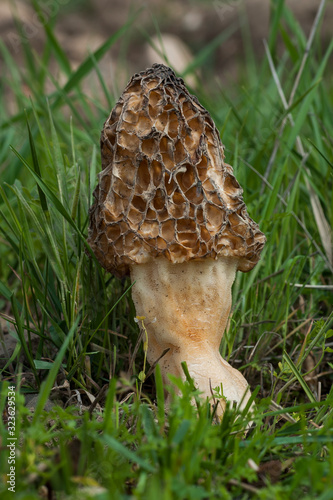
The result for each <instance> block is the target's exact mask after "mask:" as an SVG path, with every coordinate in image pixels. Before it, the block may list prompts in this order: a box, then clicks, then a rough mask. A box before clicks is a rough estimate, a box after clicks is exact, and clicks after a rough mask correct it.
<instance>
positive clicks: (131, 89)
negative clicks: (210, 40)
mask: <svg viewBox="0 0 333 500" xmlns="http://www.w3.org/2000/svg"><path fill="white" fill-rule="evenodd" d="M101 152H102V172H101V173H100V175H99V185H98V186H97V188H96V190H95V192H94V197H95V201H94V204H93V206H92V207H91V209H90V229H89V243H90V245H91V247H92V248H93V250H94V252H95V254H96V256H97V257H98V259H99V261H100V262H101V264H102V265H103V266H104V267H105V268H106V269H107V270H108V271H110V272H111V273H113V274H116V275H117V276H124V275H126V274H129V269H130V266H131V265H132V264H143V263H147V262H149V261H151V259H153V258H156V257H161V256H164V257H165V258H167V259H168V260H169V261H170V262H172V263H182V262H187V261H189V260H203V259H204V258H206V257H210V258H213V259H216V258H217V257H219V256H227V257H231V256H232V257H237V258H238V259H239V260H238V270H240V271H249V270H250V269H252V268H253V267H254V266H255V264H256V263H257V261H258V260H259V257H260V252H261V249H262V247H263V246H264V243H265V237H264V235H263V234H262V233H261V232H260V230H259V227H258V225H257V224H256V223H255V222H254V221H253V220H252V219H251V218H250V217H249V216H248V214H247V210H246V207H245V204H244V201H243V198H242V189H241V187H240V186H239V184H238V182H237V180H236V179H235V177H234V175H233V170H232V167H230V166H229V165H227V164H225V163H224V161H223V160H224V154H223V145H222V143H221V140H220V137H219V134H218V131H217V129H216V127H215V125H214V122H213V120H212V118H211V116H210V114H209V113H208V111H206V110H205V108H203V107H202V106H201V105H200V103H199V102H198V100H197V99H196V97H194V96H192V95H190V94H189V92H188V91H187V89H186V87H185V85H184V82H183V80H182V79H180V78H176V76H175V74H174V72H173V71H172V70H171V69H170V68H168V67H166V66H164V65H161V64H154V65H153V67H152V68H150V69H148V70H146V71H144V72H141V73H139V74H136V75H134V76H133V78H132V79H131V80H130V82H129V83H128V85H127V87H126V88H125V90H124V92H123V94H122V95H121V97H120V99H119V101H118V102H117V104H116V106H115V107H114V109H113V110H112V112H111V115H110V116H109V118H108V119H107V121H106V122H105V125H104V128H103V131H102V136H101Z"/></svg>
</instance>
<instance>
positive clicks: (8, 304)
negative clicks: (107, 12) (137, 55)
mask: <svg viewBox="0 0 333 500" xmlns="http://www.w3.org/2000/svg"><path fill="white" fill-rule="evenodd" d="M33 4H34V6H35V9H36V12H37V13H38V12H39V13H40V15H42V11H40V9H41V7H40V6H39V4H38V3H37V2H36V1H34V2H33ZM320 5H321V6H323V5H324V3H323V2H321V4H320ZM323 15H324V9H321V8H320V11H319V15H318V18H317V19H316V20H315V19H314V25H313V30H312V32H311V33H310V34H307V35H305V33H304V31H303V30H302V28H301V26H300V25H299V24H298V22H297V19H295V18H294V16H293V14H292V12H291V11H290V10H289V9H288V7H287V6H286V5H285V4H284V1H283V0H277V1H276V2H272V12H271V28H270V34H269V37H268V39H267V43H266V57H265V58H264V59H263V60H262V61H258V60H256V57H255V54H253V51H252V49H251V44H250V42H249V40H248V39H247V38H246V30H244V37H245V43H246V47H247V55H246V60H245V61H244V68H243V71H242V76H241V79H240V81H239V82H237V84H235V85H234V86H233V88H231V89H228V88H219V87H218V85H217V84H216V86H215V90H214V91H212V90H211V87H212V85H209V87H210V88H209V92H207V90H205V89H206V88H207V87H206V84H205V80H204V78H202V80H200V79H198V77H196V78H197V85H196V89H195V93H196V95H197V96H198V98H199V100H200V101H201V102H202V104H203V105H204V106H205V107H206V108H207V109H208V110H209V111H210V113H211V114H212V116H213V119H214V120H215V122H216V125H217V127H218V129H219V130H220V132H221V137H222V142H223V143H224V144H225V145H226V150H225V154H226V159H227V162H228V163H230V164H231V165H233V168H234V171H235V175H236V178H237V179H238V180H239V182H240V184H241V186H242V187H243V188H244V199H245V201H246V204H247V208H248V212H249V214H250V216H251V217H252V218H253V219H254V220H255V221H257V222H258V223H259V225H260V228H261V230H262V231H263V232H264V233H265V234H266V236H267V244H266V246H265V249H264V251H263V254H262V258H261V260H260V262H259V263H258V265H257V266H256V267H255V269H254V270H253V271H251V272H250V273H249V274H243V273H238V275H237V278H236V282H235V284H234V286H233V309H232V314H231V317H230V326H229V329H228V331H227V332H226V334H225V337H224V339H223V342H222V345H221V352H222V353H223V356H224V357H225V358H226V359H228V360H229V362H230V363H231V364H232V365H234V366H235V367H237V368H238V369H240V370H241V371H242V373H243V374H244V376H245V377H246V378H247V380H249V382H250V385H251V389H252V391H253V400H254V401H255V409H254V412H253V414H252V415H249V414H247V413H246V411H243V412H242V413H239V412H238V411H237V410H236V409H235V408H233V407H231V406H230V405H229V406H228V407H227V410H226V413H225V416H224V418H223V420H222V422H221V423H216V422H215V421H214V406H213V407H212V406H211V404H209V403H208V402H204V401H202V400H200V398H199V395H198V391H197V390H196V389H195V386H194V385H193V381H192V380H191V379H190V378H189V377H187V379H186V380H185V381H181V380H178V379H174V378H172V380H170V386H172V387H175V386H176V387H178V389H179V390H180V392H181V394H182V395H181V396H174V398H173V400H172V403H171V407H170V409H169V411H168V412H167V413H166V412H165V400H164V391H163V386H162V381H161V375H160V371H159V369H158V367H157V369H156V370H155V372H154V373H153V372H152V371H151V370H150V369H149V365H148V364H147V365H146V364H145V349H144V344H143V342H142V339H143V338H144V336H143V331H141V330H142V328H141V330H140V323H138V322H136V321H135V320H134V319H135V309H134V306H133V303H132V301H131V293H130V286H131V284H130V282H129V280H124V281H120V280H118V279H116V278H114V277H112V276H111V275H109V274H107V273H106V272H105V271H104V270H103V269H102V268H101V267H100V265H99V264H98V263H97V261H96V259H95V258H94V256H93V255H91V253H90V252H89V247H88V246H87V243H86V237H87V224H88V208H89V206H90V205H91V203H92V192H93V189H94V187H95V185H96V183H97V174H98V172H99V170H100V152H99V135H100V131H101V129H102V126H103V123H104V121H105V119H106V118H107V113H106V111H105V109H106V106H107V107H108V108H109V109H111V107H112V106H113V105H114V103H115V101H114V96H113V92H111V89H109V88H107V85H106V83H105V81H104V79H103V76H102V73H101V72H100V70H99V61H100V60H101V59H102V57H103V56H104V55H105V54H106V52H107V51H108V50H109V49H110V47H111V46H112V45H113V44H114V43H115V42H116V41H117V40H119V39H126V34H127V33H128V30H130V29H132V27H133V26H135V23H137V22H139V18H140V13H138V14H135V15H134V16H133V18H131V19H129V21H128V23H127V24H126V25H124V26H123V27H122V28H121V29H120V30H119V31H118V32H117V33H114V34H112V35H111V37H110V38H109V39H108V40H106V41H105V43H104V44H103V46H101V47H100V48H99V49H97V50H96V51H95V52H94V53H93V54H90V55H88V56H87V59H86V60H85V61H83V62H82V64H81V65H80V66H79V67H78V68H77V69H75V70H73V69H72V67H71V64H70V62H69V60H68V58H67V56H66V53H65V51H64V49H63V48H62V47H61V45H60V43H59V41H58V40H57V38H56V35H55V31H54V25H53V24H52V23H49V24H48V23H47V24H46V25H45V35H46V42H45V46H44V49H43V52H42V54H40V55H39V56H37V55H36V54H35V53H34V52H33V51H32V50H31V49H30V47H29V44H24V56H25V61H24V64H21V65H18V64H17V62H16V61H15V59H14V58H13V56H12V54H11V53H10V51H9V50H8V48H6V46H5V45H4V43H2V42H0V50H1V57H2V59H3V61H4V71H3V75H2V79H1V83H0V85H1V92H0V109H1V125H0V143H1V149H0V169H1V170H0V172H1V174H0V175H1V185H0V314H1V331H0V336H1V337H0V342H1V344H2V346H3V350H2V355H1V360H0V362H1V365H0V366H1V368H0V393H1V400H0V411H1V413H2V415H3V418H2V420H1V421H0V439H1V447H0V471H1V473H0V474H1V475H0V477H1V480H0V495H1V498H3V499H6V498H13V496H12V495H13V493H12V492H10V491H8V489H7V488H8V484H7V483H6V481H7V479H8V476H7V473H8V472H9V469H8V467H9V465H8V448H6V443H7V438H8V437H9V435H8V425H7V424H8V411H9V406H8V399H7V395H8V391H9V388H10V387H13V386H15V388H16V392H15V394H16V396H15V403H16V429H15V436H16V437H17V448H16V463H15V467H16V492H15V498H17V499H28V498H29V499H30V498H31V499H33V498H40V497H42V498H57V499H58V498H59V499H60V498H72V499H76V498H78V499H90V498H91V499H100V500H104V499H109V498H111V499H118V498H119V499H144V500H155V499H156V498H161V499H163V500H164V499H165V500H168V499H184V500H185V499H186V500H187V499H188V500H192V499H193V500H197V499H198V500H199V499H208V498H211V499H247V498H261V499H272V500H273V499H274V500H276V499H283V500H285V499H288V498H291V499H293V498H297V499H298V498H299V497H300V495H301V496H302V498H303V499H304V500H305V499H309V500H310V499H311V500H312V499H313V498H317V499H320V500H328V499H331V498H333V412H332V405H333V390H332V381H333V355H332V353H333V340H332V339H333V330H332V329H331V328H332V320H333V315H332V303H333V298H332V297H333V295H332V292H333V279H332V275H333V274H332V271H333V253H332V233H331V228H332V226H333V194H332V193H333V154H332V150H333V147H332V146H333V134H332V132H333V128H332V106H333V80H332V78H329V76H330V77H331V76H332V72H331V70H330V68H329V65H330V64H332V49H333V41H331V43H330V44H329V45H328V46H323V45H322V43H321V38H320V24H321V19H322V16H323ZM17 29H18V32H19V30H20V25H19V23H18V26H17ZM278 41H279V46H280V47H281V45H283V49H281V48H280V49H279V50H278V49H277V47H278V43H277V42H278ZM213 49H214V44H211V46H210V48H209V47H208V48H207V47H205V48H203V49H202V52H199V53H198V54H197V56H196V57H195V59H194V61H193V63H192V64H191V66H190V67H189V68H188V69H187V71H185V73H184V75H183V76H184V78H186V76H187V75H190V74H193V73H194V72H195V70H196V69H198V68H200V69H201V74H204V72H205V60H206V58H207V54H208V53H209V50H213ZM122 64H123V65H124V66H125V67H126V61H122ZM54 65H56V66H57V71H58V74H59V73H61V75H62V79H61V81H62V82H63V81H64V83H59V82H60V80H59V79H58V78H56V77H54V74H55V72H54ZM51 66H52V67H53V69H52V70H51ZM142 69H144V68H142ZM330 72H331V73H330ZM92 74H94V75H96V79H97V82H98V85H96V89H95V95H94V96H93V97H91V96H89V97H87V95H86V94H85V92H84V91H83V90H82V88H83V85H84V83H85V81H86V79H87V78H89V77H90V76H91V75H92ZM129 76H130V75H129ZM180 76H181V75H180ZM50 83H51V84H52V87H53V90H51V91H50V90H47V89H49V88H50ZM193 92H194V90H193ZM8 100H11V109H12V111H11V112H9V110H8ZM13 108H14V109H15V111H14V112H13ZM9 337H11V338H12V339H13V338H14V339H15V340H16V343H15V347H14V348H13V349H11V350H10V349H9V347H8V338H9ZM184 368H185V372H186V367H184ZM171 390H172V389H171ZM193 398H194V399H195V400H196V405H192V404H191V401H192V399H193ZM217 399H218V397H217ZM250 421H251V422H252V426H251V429H250V430H249V432H248V433H247V434H245V433H244V428H245V426H249V425H250V424H249V423H250Z"/></svg>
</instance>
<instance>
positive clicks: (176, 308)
mask: <svg viewBox="0 0 333 500" xmlns="http://www.w3.org/2000/svg"><path fill="white" fill-rule="evenodd" d="M237 263H238V259H237V258H234V257H222V258H219V259H217V260H213V259H209V258H207V259H206V260H204V261H194V260H191V261H189V262H186V263H182V264H174V263H171V262H169V261H168V260H167V259H165V258H157V259H155V260H152V261H150V262H149V263H147V264H140V265H133V266H131V279H132V282H133V281H135V284H134V286H133V288H132V297H133V301H134V304H135V308H136V313H137V315H138V316H144V317H145V326H146V328H147V332H148V353H147V358H148V361H149V363H151V364H152V363H154V362H155V361H156V360H157V359H158V358H159V357H160V356H161V354H162V353H163V351H164V350H165V349H166V348H170V350H169V351H168V353H167V354H166V355H165V356H164V357H163V358H162V359H161V361H160V366H161V372H162V377H163V380H164V383H165V384H170V381H169V379H168V378H167V374H168V373H171V374H173V375H176V376H180V377H182V378H184V373H183V370H182V367H181V362H182V361H186V363H187V366H188V369H189V373H190V375H191V377H193V379H194V381H195V384H196V386H197V387H198V388H199V389H200V391H201V392H202V396H203V397H204V398H205V397H208V398H212V390H211V388H213V389H214V388H216V387H220V386H221V384H222V387H223V395H224V396H225V397H226V399H227V400H230V401H231V402H232V401H236V402H237V403H240V402H241V401H242V403H241V407H244V406H245V404H246V402H247V401H248V399H249V397H250V392H249V390H248V384H247V382H246V380H245V378H244V377H243V375H242V374H241V373H240V372H239V371H238V370H236V369H234V368H232V367H231V366H230V365H229V364H228V363H227V362H226V361H225V360H224V359H223V358H222V356H221V355H220V352H219V347H220V343H221V339H222V336H223V333H224V331H225V328H226V324H227V320H228V316H229V312H230V307H231V287H232V284H233V282H234V279H235V274H236V269H237ZM244 395H245V397H244ZM223 410H224V407H223V402H222V405H221V406H220V408H219V409H218V414H219V415H220V416H221V415H222V414H223Z"/></svg>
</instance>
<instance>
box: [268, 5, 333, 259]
mask: <svg viewBox="0 0 333 500" xmlns="http://www.w3.org/2000/svg"><path fill="white" fill-rule="evenodd" d="M322 3H323V2H322ZM311 33H312V32H311ZM310 36H311V35H310ZM311 40H312V38H311ZM264 45H265V51H266V55H267V59H268V63H269V66H270V69H271V72H272V75H273V78H274V81H275V84H276V87H277V89H278V92H279V95H280V98H281V101H282V104H283V107H284V109H285V110H286V111H287V110H288V109H289V107H290V105H291V104H292V99H293V96H294V93H295V91H296V88H295V85H294V88H293V91H292V94H291V99H289V103H287V100H286V98H285V95H284V92H283V89H282V86H281V83H280V80H279V77H278V74H277V71H276V69H275V66H274V62H273V59H272V56H271V54H270V51H269V48H268V45H267V42H266V41H264ZM307 54H308V52H306V54H305V55H307ZM303 60H304V59H303ZM303 66H304V65H303ZM303 66H301V67H303ZM298 75H299V73H298ZM298 75H297V76H298ZM296 81H298V79H297V78H296ZM287 119H288V120H289V121H290V124H291V126H292V127H294V125H295V122H294V119H293V117H292V114H291V113H288V114H287V116H286V117H285V119H284V121H283V124H282V125H283V126H284V124H285V121H286V120H287ZM281 128H282V127H281ZM281 133H282V131H281V130H280V133H279V136H280V135H281ZM296 149H297V151H298V153H299V154H300V156H301V157H302V160H303V163H304V169H305V172H306V177H305V185H306V188H307V190H308V191H309V196H310V202H311V207H312V211H313V215H314V218H315V221H316V224H317V228H318V232H319V235H320V239H321V242H322V245H323V247H324V250H325V253H326V257H327V260H328V262H329V263H330V265H333V247H332V230H331V227H330V225H329V223H328V222H327V220H326V217H325V214H324V211H323V209H322V206H321V204H320V201H319V198H318V195H317V194H316V192H315V191H314V189H313V187H312V186H311V184H310V182H309V179H308V178H309V177H310V178H311V172H310V170H309V169H308V168H307V167H306V166H305V165H306V161H307V157H308V155H309V154H308V153H307V152H305V150H304V147H303V143H302V141H301V138H300V137H299V136H297V138H296Z"/></svg>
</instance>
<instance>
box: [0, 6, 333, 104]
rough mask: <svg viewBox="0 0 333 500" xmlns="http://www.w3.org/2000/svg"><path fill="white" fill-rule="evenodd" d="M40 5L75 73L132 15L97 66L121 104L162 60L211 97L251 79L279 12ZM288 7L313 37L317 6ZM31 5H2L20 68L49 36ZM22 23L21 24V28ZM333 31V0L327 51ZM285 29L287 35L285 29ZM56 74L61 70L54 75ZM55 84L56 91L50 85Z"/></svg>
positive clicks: (1, 19)
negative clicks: (128, 88)
mask: <svg viewBox="0 0 333 500" xmlns="http://www.w3.org/2000/svg"><path fill="white" fill-rule="evenodd" d="M39 3H40V7H41V9H42V13H43V16H44V22H45V23H49V24H51V25H53V26H54V33H55V36H56V38H57V40H58V42H59V44H60V45H61V48H62V49H63V50H64V51H65V53H66V55H67V57H68V58H69V60H70V62H71V65H72V68H73V69H75V68H76V67H78V66H79V65H80V63H81V62H82V61H83V60H84V59H85V58H86V56H87V54H88V53H89V52H93V51H94V50H96V49H97V48H98V47H99V46H100V45H101V44H102V43H103V42H104V41H105V40H106V39H107V38H108V37H109V36H110V35H111V34H113V33H116V32H117V30H119V29H121V27H122V26H124V24H125V23H126V22H127V21H128V20H129V19H132V18H133V17H134V22H133V23H132V24H131V27H130V29H129V30H127V32H126V34H125V36H124V37H121V38H120V39H119V40H118V41H117V43H115V44H114V45H113V46H112V47H111V49H110V50H109V51H108V52H107V54H106V56H105V57H104V58H103V59H102V61H101V63H100V64H99V67H100V71H101V73H102V75H103V78H104V79H105V81H106V83H107V85H109V86H110V87H109V88H110V90H111V93H113V94H114V97H115V98H117V97H118V96H119V94H120V93H121V91H122V87H123V85H125V83H126V82H127V80H128V78H129V77H130V76H131V75H132V74H133V73H135V72H137V71H142V70H143V69H145V68H146V67H148V66H151V65H152V63H154V62H161V61H164V62H165V61H168V62H169V63H170V65H172V66H173V67H174V69H176V70H177V71H178V72H179V73H183V72H184V70H185V69H186V68H188V69H189V70H188V71H186V73H185V74H184V75H183V76H184V78H185V80H186V83H187V84H188V85H190V86H192V87H195V85H196V82H195V75H197V77H198V78H199V80H200V82H201V83H202V84H203V85H204V87H205V89H206V91H207V89H208V90H209V89H211V90H212V92H213V91H214V88H216V81H215V80H216V78H217V79H218V80H219V81H220V82H221V84H222V85H223V86H228V87H229V86H231V85H232V82H235V81H238V80H239V79H240V78H241V77H242V76H243V74H245V72H246V66H247V65H249V64H255V62H259V61H260V59H262V57H263V55H264V44H263V39H265V38H267V37H268V32H269V17H270V8H271V6H270V4H272V6H274V4H276V6H277V5H278V3H279V2H277V1H273V2H269V1H268V0H246V1H245V0H184V1H181V2H180V1H176V0H170V1H168V2H165V1H161V0H148V1H143V0H139V1H136V2H134V1H131V0H111V1H110V0H94V1H92V0H90V1H89V0H47V1H46V2H39ZM280 3H281V2H280ZM285 3H286V5H287V6H288V7H290V9H291V11H292V12H293V14H294V16H295V18H296V19H297V21H298V23H299V24H300V26H301V27H302V28H303V30H304V33H305V35H306V36H308V34H309V31H310V28H311V25H312V23H313V20H314V18H315V14H316V11H317V9H318V5H319V1H318V0H302V1H299V0H288V1H287V2H285ZM32 4H33V2H28V1H23V0H15V1H12V0H8V1H6V0H1V3H0V33H1V38H2V40H3V42H4V43H5V44H6V46H7V48H8V50H9V52H10V53H11V55H12V56H14V57H15V59H16V60H17V61H18V62H20V61H21V62H22V63H23V61H24V52H25V46H27V45H29V46H30V47H32V48H33V49H34V50H35V51H36V53H37V54H39V55H40V56H41V54H42V50H43V47H44V42H45V31H44V29H43V26H42V25H41V21H40V20H39V19H38V16H37V14H36V11H35V10H34V8H33V5H32ZM18 20H20V21H21V22H20V23H19V24H20V29H19V30H18V29H17V25H18ZM332 26H333V2H331V1H329V2H328V4H327V7H326V10H325V16H324V18H323V20H322V26H321V30H320V32H321V38H322V40H321V41H322V44H323V45H322V47H323V50H324V49H325V47H326V46H327V44H328V42H329V40H330V38H331V36H332ZM284 29H285V30H286V32H287V33H288V25H287V24H286V25H285V26H284ZM279 37H280V38H281V35H280V34H279ZM279 37H278V39H277V43H276V45H275V47H274V52H275V54H274V55H275V56H277V57H278V56H279V47H280V46H281V52H282V43H281V42H282V40H280V42H279ZM2 64H3V62H2ZM57 68H58V67H56V65H55V68H54V70H55V72H57V71H58V69H57ZM199 68H200V69H199ZM56 76H57V77H58V78H59V79H58V82H59V83H61V78H65V76H64V75H62V74H61V73H60V74H58V75H56ZM92 78H94V77H92ZM49 85H50V86H51V88H50V90H52V84H51V83H50V82H49ZM93 87H94V82H93V81H92V79H91V78H90V79H88V81H86V89H85V90H86V91H87V92H89V88H90V90H93ZM27 92H28V89H27ZM13 111H15V110H13Z"/></svg>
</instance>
